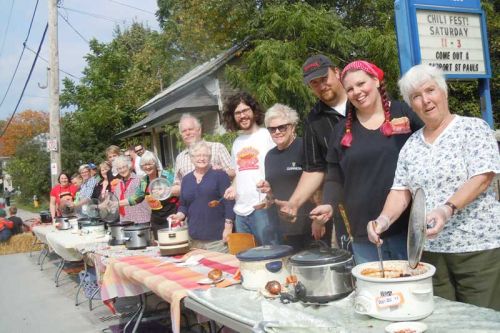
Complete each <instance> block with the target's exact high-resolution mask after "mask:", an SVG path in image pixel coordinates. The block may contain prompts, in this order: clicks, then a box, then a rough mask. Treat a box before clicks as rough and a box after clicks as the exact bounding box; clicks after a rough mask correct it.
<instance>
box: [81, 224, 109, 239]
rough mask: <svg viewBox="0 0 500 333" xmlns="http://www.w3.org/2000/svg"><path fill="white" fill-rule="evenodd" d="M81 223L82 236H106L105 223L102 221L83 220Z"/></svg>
mask: <svg viewBox="0 0 500 333" xmlns="http://www.w3.org/2000/svg"><path fill="white" fill-rule="evenodd" d="M79 223H80V226H81V234H82V235H93V236H104V235H105V234H106V229H105V227H104V222H102V221H98V220H81V221H79Z"/></svg>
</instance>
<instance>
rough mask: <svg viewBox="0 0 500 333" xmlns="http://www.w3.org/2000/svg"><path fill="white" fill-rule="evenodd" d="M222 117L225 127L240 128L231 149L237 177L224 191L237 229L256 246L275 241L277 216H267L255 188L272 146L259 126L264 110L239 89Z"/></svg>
mask: <svg viewBox="0 0 500 333" xmlns="http://www.w3.org/2000/svg"><path fill="white" fill-rule="evenodd" d="M223 119H224V124H225V126H226V129H227V130H229V131H239V136H238V137H237V138H236V140H235V141H234V143H233V147H232V149H231V159H232V163H233V169H234V170H235V173H236V176H235V178H234V182H233V185H232V186H231V187H229V188H228V189H227V190H226V192H225V194H224V197H225V198H226V199H228V200H236V203H235V205H234V212H235V213H236V221H235V223H236V231H237V232H245V233H251V234H253V235H254V237H255V239H256V241H257V243H258V244H259V245H267V244H277V242H278V235H277V227H276V220H277V219H274V218H270V216H269V215H268V210H267V209H266V208H265V207H262V206H264V205H262V203H263V201H264V200H265V195H264V194H262V193H260V191H259V190H258V189H257V183H258V182H259V181H260V180H262V179H265V178H266V177H265V176H266V175H265V171H264V159H265V157H266V154H267V152H268V151H269V150H270V149H271V148H273V147H274V146H275V144H274V142H273V141H272V139H271V135H270V134H269V132H268V131H267V130H266V129H265V128H262V127H260V126H261V125H262V124H263V122H264V112H263V110H262V108H261V107H260V105H259V103H258V102H257V101H256V100H255V99H254V98H253V97H252V96H250V95H249V94H248V93H246V92H241V93H237V94H235V95H233V96H230V97H229V98H228V99H227V101H226V103H225V104H224V114H223Z"/></svg>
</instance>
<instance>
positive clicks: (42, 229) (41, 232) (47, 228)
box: [31, 224, 56, 244]
mask: <svg viewBox="0 0 500 333" xmlns="http://www.w3.org/2000/svg"><path fill="white" fill-rule="evenodd" d="M31 230H32V231H33V233H34V234H35V236H36V238H38V240H39V241H40V242H42V243H44V244H48V243H47V234H48V233H50V232H54V231H56V228H55V227H54V225H53V224H41V225H37V226H35V227H33V229H31Z"/></svg>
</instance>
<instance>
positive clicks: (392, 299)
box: [375, 292, 404, 308]
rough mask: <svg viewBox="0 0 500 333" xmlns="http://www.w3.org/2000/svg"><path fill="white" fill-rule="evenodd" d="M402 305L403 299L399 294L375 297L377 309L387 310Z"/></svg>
mask: <svg viewBox="0 0 500 333" xmlns="http://www.w3.org/2000/svg"><path fill="white" fill-rule="evenodd" d="M403 303H404V297H403V294H402V293H401V292H389V293H388V294H387V295H384V296H380V297H377V298H376V299H375V304H376V305H377V307H378V308H388V307H391V306H398V305H400V304H403Z"/></svg>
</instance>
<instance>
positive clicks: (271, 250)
mask: <svg viewBox="0 0 500 333" xmlns="http://www.w3.org/2000/svg"><path fill="white" fill-rule="evenodd" d="M292 252H293V247H291V246H289V245H264V246H259V247H254V248H252V249H249V250H246V251H243V252H240V253H238V254H237V255H236V258H238V259H239V261H240V272H241V276H242V286H243V288H245V289H248V290H264V289H265V287H266V283H267V282H269V281H273V280H275V281H278V282H279V283H281V284H282V285H283V284H285V282H286V278H287V276H288V275H290V270H289V267H288V259H289V258H290V255H291V254H292Z"/></svg>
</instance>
